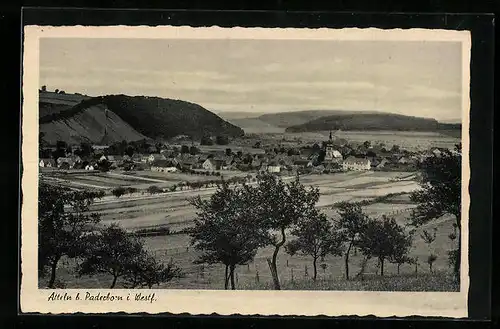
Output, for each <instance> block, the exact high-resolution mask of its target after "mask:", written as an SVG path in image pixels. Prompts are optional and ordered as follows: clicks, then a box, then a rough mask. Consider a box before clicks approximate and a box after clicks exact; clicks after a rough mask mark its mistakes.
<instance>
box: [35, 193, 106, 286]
mask: <svg viewBox="0 0 500 329" xmlns="http://www.w3.org/2000/svg"><path fill="white" fill-rule="evenodd" d="M38 193H39V194H38V271H39V275H40V276H41V277H43V276H44V274H45V272H46V270H47V269H49V270H50V278H49V282H48V287H49V288H54V282H55V279H56V269H57V264H58V262H59V260H60V259H61V258H62V257H64V256H66V257H69V258H75V257H78V256H80V255H81V254H82V253H83V250H85V245H84V239H82V238H81V237H82V235H83V232H84V231H85V229H86V228H87V227H88V226H92V225H94V224H96V223H98V222H99V220H100V217H99V215H98V214H96V213H89V212H88V211H89V206H90V205H91V204H92V203H93V201H94V199H96V198H101V197H102V196H103V195H104V193H102V192H100V193H98V192H88V191H78V192H75V191H70V190H67V189H65V188H63V187H55V186H51V185H47V184H44V183H41V184H40V187H39V192H38ZM65 206H69V207H67V208H66V209H65Z"/></svg>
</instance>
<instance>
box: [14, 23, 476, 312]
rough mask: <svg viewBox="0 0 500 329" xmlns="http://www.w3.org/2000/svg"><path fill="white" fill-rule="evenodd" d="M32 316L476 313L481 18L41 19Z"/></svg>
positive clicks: (27, 177)
mask: <svg viewBox="0 0 500 329" xmlns="http://www.w3.org/2000/svg"><path fill="white" fill-rule="evenodd" d="M24 32H25V34H24V50H23V106H22V111H23V113H22V166H23V172H22V193H23V204H22V237H21V239H22V252H21V254H22V259H21V262H22V266H21V269H22V282H21V296H20V302H21V311H22V312H40V313H54V314H58V313H74V312H83V313H106V312H128V313H134V312H147V313H152V314H155V313H167V312H168V313H173V314H179V313H190V314H194V315H196V314H213V313H217V314H221V315H231V314H241V315H255V314H259V315H327V316H342V315H344V316H349V315H359V316H364V315H375V316H379V317H389V316H398V317H404V316H412V315H420V316H443V317H452V318H461V317H466V316H467V293H468V287H469V276H468V272H469V267H468V211H469V195H468V184H469V160H468V159H469V135H468V134H469V129H468V125H469V105H470V104H469V65H470V46H471V40H470V34H469V32H467V31H449V30H448V31H447V30H425V29H408V30H402V29H394V30H382V29H324V28H322V29H292V28H290V29H289V28H287V29H268V28H251V29H250V28H219V27H203V28H192V27H188V26H182V27H173V26H159V27H145V26H139V27H131V26H130V27H129V26H111V27H85V26H66V27H51V26H26V27H25V29H24Z"/></svg>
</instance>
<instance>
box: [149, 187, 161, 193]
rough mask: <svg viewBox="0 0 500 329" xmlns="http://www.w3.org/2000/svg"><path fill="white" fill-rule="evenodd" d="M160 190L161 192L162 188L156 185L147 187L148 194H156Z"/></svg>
mask: <svg viewBox="0 0 500 329" xmlns="http://www.w3.org/2000/svg"><path fill="white" fill-rule="evenodd" d="M161 192H163V190H162V189H161V188H159V187H158V186H156V185H151V186H150V187H148V193H149V194H158V193H161Z"/></svg>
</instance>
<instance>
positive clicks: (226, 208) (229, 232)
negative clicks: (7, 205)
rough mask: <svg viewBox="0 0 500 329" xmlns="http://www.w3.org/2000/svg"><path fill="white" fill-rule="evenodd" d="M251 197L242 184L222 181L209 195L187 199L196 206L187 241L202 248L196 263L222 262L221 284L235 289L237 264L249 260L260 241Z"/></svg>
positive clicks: (260, 244)
mask: <svg viewBox="0 0 500 329" xmlns="http://www.w3.org/2000/svg"><path fill="white" fill-rule="evenodd" d="M250 202H251V200H250V199H249V195H248V194H246V193H245V190H244V189H243V188H240V189H230V188H229V184H228V183H227V182H225V181H223V182H222V183H221V184H220V185H219V186H218V187H217V190H216V192H215V193H214V194H212V196H211V197H210V199H208V200H203V199H201V197H200V196H198V197H195V198H192V199H190V203H191V204H192V205H193V206H194V207H195V208H196V209H197V218H196V219H195V220H194V227H193V228H191V229H190V230H189V235H190V237H191V243H192V244H193V245H194V247H195V249H196V250H199V251H201V252H202V254H201V256H200V257H199V258H198V259H197V260H196V261H195V262H196V263H201V264H203V263H208V264H215V263H222V264H224V265H225V276H224V288H225V289H228V286H229V281H230V282H231V289H235V281H234V274H235V268H236V266H237V265H245V264H248V263H249V262H250V261H252V260H253V258H254V257H255V255H256V253H257V249H258V248H259V247H260V246H262V245H263V244H264V236H265V235H264V234H263V233H259V232H260V231H262V230H263V228H261V227H259V225H257V224H258V221H256V220H255V217H254V216H252V215H251V214H252V209H251V208H248V205H249V204H250Z"/></svg>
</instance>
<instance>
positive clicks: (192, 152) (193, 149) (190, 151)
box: [189, 145, 200, 155]
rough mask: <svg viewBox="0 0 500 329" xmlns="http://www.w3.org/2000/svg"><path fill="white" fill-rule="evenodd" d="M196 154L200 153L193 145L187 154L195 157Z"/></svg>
mask: <svg viewBox="0 0 500 329" xmlns="http://www.w3.org/2000/svg"><path fill="white" fill-rule="evenodd" d="M198 153H200V150H199V149H198V148H197V147H196V146H194V145H193V146H191V147H190V148H189V154H191V155H196V154H198Z"/></svg>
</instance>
